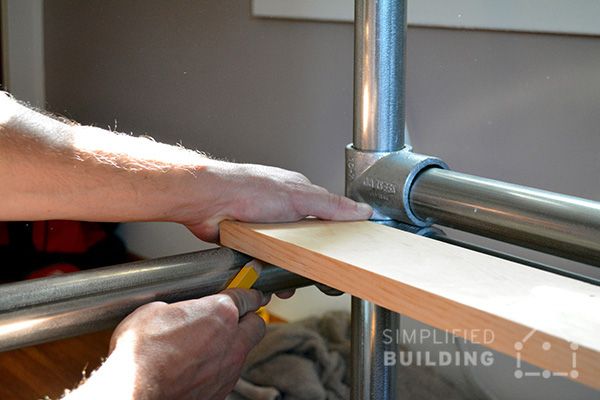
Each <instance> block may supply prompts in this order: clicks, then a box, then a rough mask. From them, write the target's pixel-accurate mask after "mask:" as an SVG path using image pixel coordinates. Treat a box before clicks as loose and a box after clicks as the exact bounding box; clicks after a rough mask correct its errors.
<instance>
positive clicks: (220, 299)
mask: <svg viewBox="0 0 600 400" xmlns="http://www.w3.org/2000/svg"><path fill="white" fill-rule="evenodd" d="M213 316H214V317H216V318H218V319H219V320H220V321H221V322H223V323H224V324H226V325H235V324H237V321H238V319H239V310H238V308H237V305H236V304H235V302H234V301H233V299H232V298H231V296H230V295H217V298H216V303H215V312H214V313H213Z"/></svg>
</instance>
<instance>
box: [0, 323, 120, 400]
mask: <svg viewBox="0 0 600 400" xmlns="http://www.w3.org/2000/svg"><path fill="white" fill-rule="evenodd" d="M111 333H112V331H110V330H109V331H103V332H97V333H92V334H89V335H84V336H79V337H76V338H72V339H65V340H61V341H57V342H52V343H45V344H41V345H38V346H32V347H27V348H23V349H18V350H13V351H9V352H4V353H0V399H2V400H13V399H14V400H18V399H27V400H32V399H42V398H44V396H48V397H49V398H51V399H58V398H60V396H61V395H62V393H63V392H64V389H65V388H73V387H75V386H77V383H78V382H79V381H80V380H81V377H82V371H84V370H87V371H88V372H90V371H93V370H94V369H96V368H97V367H98V366H99V365H100V363H101V362H102V358H103V357H106V354H107V351H108V343H109V340H110V335H111Z"/></svg>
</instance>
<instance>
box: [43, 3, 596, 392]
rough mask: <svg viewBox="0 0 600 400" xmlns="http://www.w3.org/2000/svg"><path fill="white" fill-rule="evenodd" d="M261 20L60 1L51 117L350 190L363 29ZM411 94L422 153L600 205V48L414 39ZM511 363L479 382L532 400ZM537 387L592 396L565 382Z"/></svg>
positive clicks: (585, 41)
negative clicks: (348, 152) (356, 37)
mask: <svg viewBox="0 0 600 400" xmlns="http://www.w3.org/2000/svg"><path fill="white" fill-rule="evenodd" d="M249 14H250V4H249V1H247V0H246V1H240V0H214V1H200V0H193V1H192V0H190V1H183V0H180V1H166V0H165V1H160V0H143V1H142V0H137V1H136V0H110V1H107V0H93V1H92V0H87V1H77V0H52V1H47V2H46V15H45V33H46V81H47V85H46V86H47V87H46V91H47V100H48V109H49V110H52V111H55V112H59V113H62V114H64V115H66V116H69V117H72V118H74V119H77V120H79V121H81V122H84V123H93V124H95V125H98V126H103V127H107V126H111V127H114V126H115V121H117V122H118V124H117V128H118V129H119V130H121V131H133V132H135V133H137V134H142V133H149V134H151V135H152V136H154V137H155V138H157V139H160V140H163V141H167V142H169V143H177V142H181V143H183V144H184V145H186V146H189V147H196V148H199V149H201V150H204V151H207V152H209V153H211V154H213V155H215V156H218V157H223V158H227V159H230V160H237V161H244V162H254V163H265V164H271V165H277V166H281V167H285V168H288V169H294V170H298V171H301V172H303V173H304V174H305V175H307V176H308V177H309V178H311V179H312V180H313V181H314V182H315V183H317V184H320V185H323V186H325V187H327V188H329V189H330V190H333V191H336V192H340V193H341V192H342V191H343V173H344V162H343V149H344V146H345V144H347V143H348V142H349V141H350V138H351V131H352V51H353V49H352V47H353V38H352V26H351V25H350V24H333V23H311V22H292V21H275V20H261V19H253V18H251V17H250V15H249ZM407 93H408V121H409V128H410V130H411V135H412V140H413V145H414V147H415V149H416V150H417V151H419V152H423V153H430V154H435V155H439V156H441V157H442V158H444V159H445V160H446V161H447V162H448V163H449V164H450V166H451V167H453V168H454V169H456V170H459V171H463V172H468V173H474V174H477V175H481V176H486V177H491V178H497V179H502V180H507V181H511V182H516V183H521V184H527V185H531V186H536V187H540V188H544V189H549V190H554V191H558V192H563V193H568V194H572V195H578V196H583V197H588V198H592V199H596V200H600V175H599V171H600V152H599V150H598V149H600V123H599V122H600V38H589V37H574V36H571V37H569V36H555V35H533V34H516V33H500V32H475V31H468V32H466V31H453V30H436V29H410V32H409V38H408V87H407ZM123 234H124V236H125V238H126V239H127V240H128V242H129V244H130V245H131V246H132V248H133V249H134V250H136V251H139V252H140V253H142V254H144V255H147V256H156V255H162V254H172V253H176V252H179V251H183V250H188V249H193V248H196V247H198V246H200V245H199V244H198V242H197V241H195V240H192V239H190V238H189V235H187V233H186V232H185V230H183V229H180V228H177V227H174V226H169V225H156V224H154V225H144V224H132V225H129V226H127V227H126V228H125V229H124V233H123ZM510 362H511V361H506V363H505V364H506V368H505V369H506V371H508V375H507V373H505V372H506V371H503V372H498V371H496V372H494V373H493V374H490V373H488V374H487V375H486V372H485V371H484V372H481V373H479V372H478V374H479V376H478V379H479V381H481V382H485V385H487V386H486V390H488V391H490V392H493V393H496V395H497V396H498V398H511V399H517V398H525V397H523V396H527V398H533V397H534V395H533V394H532V393H531V392H530V391H531V390H533V389H532V388H533V386H531V385H530V386H526V385H525V384H523V386H521V387H519V384H518V383H516V382H514V379H512V380H509V379H508V378H509V375H510V372H511V371H510ZM481 374H483V375H481ZM502 377H505V378H506V379H504V380H503V378H502ZM494 382H496V384H495V383H494ZM507 382H508V383H507ZM521 384H522V382H521ZM517 387H519V390H514V391H513V392H511V388H517ZM536 390H537V393H538V396H540V397H542V396H545V398H561V397H564V395H565V391H568V392H569V396H570V398H577V397H578V396H579V398H590V397H588V396H591V395H590V393H589V392H586V391H580V392H577V391H573V388H572V385H566V384H564V385H556V384H554V385H550V384H546V385H545V386H543V387H541V388H540V387H538V388H537V389H536ZM544 393H546V394H544ZM578 393H579V394H578Z"/></svg>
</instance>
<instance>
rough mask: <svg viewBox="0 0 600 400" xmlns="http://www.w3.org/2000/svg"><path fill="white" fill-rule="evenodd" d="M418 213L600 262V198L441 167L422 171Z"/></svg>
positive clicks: (414, 196)
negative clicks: (591, 198) (583, 196)
mask: <svg viewBox="0 0 600 400" xmlns="http://www.w3.org/2000/svg"><path fill="white" fill-rule="evenodd" d="M410 206H411V209H412V210H413V212H414V213H415V214H416V215H417V216H418V217H419V218H423V219H425V218H427V219H429V220H430V221H433V222H434V223H436V224H440V225H445V226H449V227H452V228H456V229H460V230H463V231H467V232H472V233H475V234H478V235H482V236H487V237H491V238H493V239H496V240H501V241H505V242H508V243H513V244H516V245H520V246H523V247H528V248H531V249H535V250H540V251H543V252H545V253H549V254H554V255H557V256H560V257H564V258H568V259H571V260H576V261H580V262H584V263H587V264H592V265H596V266H600V203H599V202H595V201H591V200H586V199H582V198H578V197H573V196H567V195H562V194H557V193H552V192H548V191H544V190H539V189H533V188H529V187H526V186H520V185H515V184H511V183H505V182H500V181H495V180H491V179H485V178H480V177H476V176H472V175H466V174H461V173H458V172H454V171H448V170H442V169H429V170H426V171H424V172H422V173H421V174H420V175H419V177H418V178H417V179H416V181H415V183H414V184H413V187H412V190H411V193H410Z"/></svg>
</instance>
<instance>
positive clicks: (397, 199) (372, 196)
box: [346, 145, 448, 226]
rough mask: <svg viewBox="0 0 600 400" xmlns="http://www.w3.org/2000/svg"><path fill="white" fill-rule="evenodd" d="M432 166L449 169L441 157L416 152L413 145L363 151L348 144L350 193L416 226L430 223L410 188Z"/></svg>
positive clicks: (381, 210)
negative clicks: (414, 208)
mask: <svg viewBox="0 0 600 400" xmlns="http://www.w3.org/2000/svg"><path fill="white" fill-rule="evenodd" d="M428 168H442V169H448V165H447V164H446V163H445V162H444V161H442V160H441V159H439V158H437V157H431V156H427V155H422V154H416V153H413V152H412V151H411V149H410V148H404V149H402V150H400V151H395V152H391V153H378V152H361V151H359V150H356V149H354V148H353V147H352V146H351V145H348V146H347V147H346V174H347V179H346V182H348V185H347V187H346V194H347V195H348V196H350V197H351V198H353V199H355V200H358V201H363V202H365V203H368V204H370V205H371V206H372V207H373V208H374V210H375V211H376V215H378V216H384V217H389V218H392V219H395V220H398V221H401V222H404V223H407V224H411V225H415V226H428V225H431V221H428V220H422V219H420V218H418V217H417V216H416V215H415V213H413V211H412V209H411V207H410V200H409V199H410V190H411V188H412V186H413V183H414V182H415V179H417V177H418V175H419V174H420V173H421V172H422V171H424V170H426V169H428Z"/></svg>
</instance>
